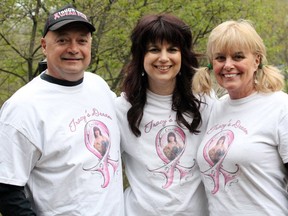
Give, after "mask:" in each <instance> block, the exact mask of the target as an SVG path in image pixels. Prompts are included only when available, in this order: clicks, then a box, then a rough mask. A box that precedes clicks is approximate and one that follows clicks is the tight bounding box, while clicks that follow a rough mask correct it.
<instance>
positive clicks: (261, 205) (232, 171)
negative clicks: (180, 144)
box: [197, 92, 288, 216]
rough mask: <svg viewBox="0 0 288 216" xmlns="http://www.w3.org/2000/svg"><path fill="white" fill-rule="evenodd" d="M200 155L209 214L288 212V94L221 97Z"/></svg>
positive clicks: (253, 215)
mask: <svg viewBox="0 0 288 216" xmlns="http://www.w3.org/2000/svg"><path fill="white" fill-rule="evenodd" d="M197 159H198V163H199V166H200V170H201V176H202V178H203V181H204V184H205V189H206V193H207V196H208V200H209V210H210V215H211V216H219V215H221V216H243V215H245V216H264V215H265V216H268V215H269V216H274V215H275V216H276V215H277V216H287V215H288V193H287V176H288V175H287V170H286V169H285V167H284V165H283V164H284V163H288V95H287V94H286V93H283V92H275V93H270V94H263V93H255V94H252V95H250V96H248V97H246V98H242V99H239V100H231V99H230V98H229V97H228V96H225V97H224V98H222V99H221V101H219V102H218V103H216V104H215V105H214V107H213V110H212V113H211V116H210V119H209V124H208V127H207V131H206V133H205V136H204V139H203V142H202V143H201V146H200V148H199V151H198V154H197Z"/></svg>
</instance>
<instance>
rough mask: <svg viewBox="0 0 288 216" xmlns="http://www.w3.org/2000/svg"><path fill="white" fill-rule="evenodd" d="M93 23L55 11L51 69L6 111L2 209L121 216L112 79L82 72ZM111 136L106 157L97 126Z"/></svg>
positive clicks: (0, 130)
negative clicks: (97, 141) (97, 140)
mask: <svg viewBox="0 0 288 216" xmlns="http://www.w3.org/2000/svg"><path fill="white" fill-rule="evenodd" d="M94 31H95V28H94V26H93V25H92V24H91V23H90V22H89V21H88V20H87V17H86V15H85V14H83V13H81V12H80V11H78V10H76V9H75V8H73V7H71V6H66V7H64V8H62V9H60V10H58V11H57V12H55V13H53V14H51V15H50V16H49V18H48V20H47V22H46V25H45V28H44V33H43V38H42V39H41V45H42V49H43V53H44V54H45V56H46V58H47V70H45V71H44V72H42V73H41V74H40V75H39V76H38V77H36V78H35V79H33V80H32V81H31V82H30V83H28V84H27V85H25V86H24V87H22V88H21V89H19V90H18V91H17V92H16V93H15V94H14V95H13V96H12V97H11V98H10V99H8V100H7V101H6V102H5V104H4V105H3V107H2V108H1V111H0V140H1V144H0V152H1V157H0V212H1V213H2V215H3V216H6V215H13V216H17V215H29V216H30V215H53V216H55V215H65V216H74V215H77V216H78V215H79V216H80V215H81V216H86V215H87V216H90V215H91V216H94V215H106V216H111V215H113V216H114V215H115V216H117V215H119V216H120V215H121V216H122V215H123V197H122V196H123V188H122V168H121V159H120V150H119V148H120V147H119V143H120V134H119V129H118V126H117V122H116V116H115V111H114V108H113V97H114V96H115V94H114V93H113V92H111V91H110V89H109V87H108V85H107V83H106V82H105V81H104V80H103V79H102V78H100V77H99V76H97V75H95V74H92V73H89V72H84V71H85V69H86V68H87V67H88V65H89V63H90V60H91V41H92V37H91V34H92V32H94ZM94 127H97V128H99V130H100V132H101V133H102V135H103V136H106V137H107V140H106V143H105V145H106V151H105V153H104V154H103V153H102V152H99V150H97V149H96V148H94V146H93V145H94V139H95V138H94V131H93V128H94Z"/></svg>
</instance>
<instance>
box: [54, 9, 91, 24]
mask: <svg viewBox="0 0 288 216" xmlns="http://www.w3.org/2000/svg"><path fill="white" fill-rule="evenodd" d="M65 16H79V17H82V18H84V19H85V20H87V21H88V19H87V17H86V15H85V14H83V13H81V12H80V11H77V10H75V9H74V8H66V9H64V10H62V11H59V12H57V13H55V14H54V20H57V19H60V18H61V17H65Z"/></svg>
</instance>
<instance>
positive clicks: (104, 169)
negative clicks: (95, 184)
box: [83, 120, 119, 188]
mask: <svg viewBox="0 0 288 216" xmlns="http://www.w3.org/2000/svg"><path fill="white" fill-rule="evenodd" d="M97 138H101V142H96V139H97ZM109 138H110V135H109V130H108V128H107V127H106V125H105V124H104V123H102V122H100V121H97V120H91V121H89V122H87V124H86V125H85V129H84V140H85V145H86V147H87V149H88V150H89V151H90V152H92V153H93V154H94V155H95V156H96V157H97V158H98V159H99V161H98V163H97V164H96V165H94V166H93V167H90V168H84V167H83V169H84V170H86V171H97V172H100V173H101V175H102V176H103V180H104V182H103V184H102V185H101V187H102V188H105V187H107V185H108V184H109V182H110V173H109V169H108V164H110V165H111V166H112V167H113V170H114V173H115V172H116V170H117V168H118V166H119V159H117V160H112V159H110V155H109V152H110V147H111V143H110V139H109ZM95 143H96V144H97V145H96V144H95ZM93 144H94V145H93Z"/></svg>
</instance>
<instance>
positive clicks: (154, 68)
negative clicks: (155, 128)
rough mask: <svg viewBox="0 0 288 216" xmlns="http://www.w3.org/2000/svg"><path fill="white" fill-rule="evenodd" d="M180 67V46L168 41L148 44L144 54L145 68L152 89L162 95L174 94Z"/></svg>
mask: <svg viewBox="0 0 288 216" xmlns="http://www.w3.org/2000/svg"><path fill="white" fill-rule="evenodd" d="M180 68H181V51H180V48H178V47H175V46H173V45H172V44H169V43H167V42H166V41H163V43H161V42H158V43H156V44H152V43H151V44H148V47H147V52H146V54H145V56H144V69H145V71H146V73H147V76H148V84H149V86H148V88H149V90H150V91H152V92H154V93H156V94H160V95H169V94H172V93H173V90H174V88H175V84H176V75H177V74H178V73H179V71H180Z"/></svg>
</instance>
